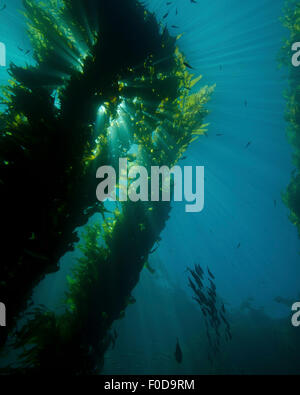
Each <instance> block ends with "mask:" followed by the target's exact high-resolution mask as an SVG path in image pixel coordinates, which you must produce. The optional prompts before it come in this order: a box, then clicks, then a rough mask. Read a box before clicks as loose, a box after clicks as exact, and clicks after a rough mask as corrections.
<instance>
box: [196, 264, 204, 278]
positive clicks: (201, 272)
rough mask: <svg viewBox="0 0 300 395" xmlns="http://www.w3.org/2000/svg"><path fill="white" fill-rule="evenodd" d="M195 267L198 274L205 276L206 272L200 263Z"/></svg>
mask: <svg viewBox="0 0 300 395" xmlns="http://www.w3.org/2000/svg"><path fill="white" fill-rule="evenodd" d="M195 269H196V273H197V274H198V276H199V277H201V278H203V274H204V272H203V270H202V268H201V266H200V265H199V264H196V265H195Z"/></svg>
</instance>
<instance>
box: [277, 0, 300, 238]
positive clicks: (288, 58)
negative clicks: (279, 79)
mask: <svg viewBox="0 0 300 395" xmlns="http://www.w3.org/2000/svg"><path fill="white" fill-rule="evenodd" d="M283 24H284V26H285V27H286V28H288V29H289V32H290V37H289V38H288V39H287V40H286V41H285V44H284V47H283V49H282V55H281V62H282V63H284V64H288V66H289V89H288V91H287V93H286V97H287V101H288V105H287V111H286V119H287V121H288V123H289V125H288V129H287V135H288V139H289V141H290V143H291V144H292V146H293V149H294V152H293V163H294V165H295V170H294V172H293V174H292V180H291V182H290V184H289V186H288V188H287V190H286V192H285V193H284V194H283V201H284V203H285V204H286V205H287V207H288V208H289V209H290V220H291V222H292V223H293V224H294V225H295V226H296V227H297V229H298V233H299V237H300V70H299V67H294V66H293V65H292V55H293V53H292V44H293V43H295V42H299V41H300V4H299V2H297V1H294V0H289V1H287V2H286V7H285V15H284V18H283Z"/></svg>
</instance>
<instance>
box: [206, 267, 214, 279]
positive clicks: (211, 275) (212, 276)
mask: <svg viewBox="0 0 300 395" xmlns="http://www.w3.org/2000/svg"><path fill="white" fill-rule="evenodd" d="M207 271H208V274H209V275H210V277H211V278H212V279H213V280H214V279H215V276H214V275H213V274H212V272H211V271H210V270H209V268H207Z"/></svg>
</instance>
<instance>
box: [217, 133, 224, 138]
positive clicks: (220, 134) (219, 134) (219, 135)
mask: <svg viewBox="0 0 300 395" xmlns="http://www.w3.org/2000/svg"><path fill="white" fill-rule="evenodd" d="M216 136H218V137H221V136H224V134H222V133H217V134H216Z"/></svg>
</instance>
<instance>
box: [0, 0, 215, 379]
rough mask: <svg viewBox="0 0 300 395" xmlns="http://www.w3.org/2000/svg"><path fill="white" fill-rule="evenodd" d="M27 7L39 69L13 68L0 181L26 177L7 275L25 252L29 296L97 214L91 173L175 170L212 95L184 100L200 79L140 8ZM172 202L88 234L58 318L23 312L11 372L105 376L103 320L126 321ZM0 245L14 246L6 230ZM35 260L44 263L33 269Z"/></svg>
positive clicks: (128, 206) (132, 4) (119, 214)
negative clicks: (121, 163)
mask: <svg viewBox="0 0 300 395" xmlns="http://www.w3.org/2000/svg"><path fill="white" fill-rule="evenodd" d="M24 5H25V8H26V18H27V19H28V23H29V34H30V37H31V39H32V45H33V48H34V50H35V60H36V65H35V66H34V67H27V68H18V67H16V66H14V65H12V66H11V74H12V77H13V80H12V82H11V85H10V87H8V88H6V89H5V90H4V94H5V95H6V104H7V106H8V110H7V112H6V113H5V114H3V115H2V116H1V120H2V121H3V123H4V125H5V126H4V129H3V144H2V142H1V148H0V149H1V155H2V153H3V158H5V159H4V160H5V162H6V164H5V166H4V165H3V169H4V170H5V171H7V173H9V174H7V176H6V179H5V181H6V183H8V182H9V180H11V178H9V177H8V175H10V176H14V175H16V174H17V173H18V172H20V169H21V168H22V169H23V170H24V169H26V170H27V169H28V170H29V171H28V177H29V185H30V188H28V187H27V191H28V196H26V204H28V205H29V206H28V207H29V212H28V213H27V212H26V213H23V212H22V211H21V210H20V211H21V213H22V215H23V216H22V217H21V219H22V221H23V220H24V221H25V220H27V221H25V222H24V224H23V222H22V226H23V227H24V229H22V228H20V230H19V229H17V233H18V235H17V237H18V242H19V243H20V249H19V250H18V254H17V256H16V257H15V267H16V269H15V271H16V273H15V274H14V276H16V277H17V276H18V275H19V271H18V270H17V269H18V266H17V262H18V259H20V256H21V257H22V259H24V256H25V257H27V255H26V253H24V251H28V257H27V258H28V259H27V261H26V262H27V266H28V268H29V269H28V270H29V274H28V279H29V280H28V282H27V283H26V292H28V291H30V289H31V286H32V285H33V282H34V280H35V281H36V280H37V279H40V278H41V277H42V276H43V275H44V274H45V273H46V271H47V270H49V268H52V270H55V269H57V266H56V262H57V260H58V258H59V257H60V256H61V255H62V254H63V253H65V252H66V251H68V250H71V249H72V248H73V243H74V241H76V240H77V237H76V234H75V233H74V231H75V229H76V228H77V227H78V226H82V225H84V224H85V223H86V222H87V219H88V218H89V217H90V216H91V215H92V214H93V213H95V212H100V213H102V214H103V216H104V213H105V211H106V210H105V207H104V205H103V204H99V203H96V196H95V191H96V179H95V176H96V169H97V168H98V167H100V166H103V165H111V166H113V167H115V168H117V167H118V166H117V162H118V159H119V158H120V157H126V158H127V159H128V161H129V165H132V164H140V165H143V166H145V167H146V168H147V169H150V166H153V165H162V164H163V165H167V166H169V167H172V166H173V165H175V164H176V163H177V162H178V160H179V159H180V158H181V156H182V155H183V153H184V152H185V150H186V149H187V147H188V146H189V144H190V143H192V142H193V141H195V140H196V139H197V138H198V137H199V136H200V135H201V134H204V133H205V131H206V129H205V127H206V125H203V119H204V117H205V115H206V114H207V110H206V109H205V108H204V106H205V104H206V103H207V101H208V100H209V96H210V94H211V93H212V91H213V87H203V88H202V89H201V90H200V91H199V92H197V93H193V94H191V93H190V91H191V89H192V88H193V87H194V86H195V85H196V83H197V82H198V81H199V80H200V77H198V78H196V79H193V76H192V75H191V74H190V73H189V72H188V70H187V66H186V61H185V58H184V56H183V55H182V54H181V52H180V51H179V49H178V48H177V46H176V38H174V37H171V36H170V35H169V33H168V31H167V29H164V31H163V32H160V27H159V24H158V23H157V21H156V19H155V17H154V15H153V14H151V13H149V12H147V10H146V9H145V8H144V7H143V6H142V5H141V4H140V3H139V2H137V1H135V0H122V1H117V0H112V1H109V2H108V1H106V0H105V1H104V0H103V1H101V0H100V1H98V2H94V1H92V0H88V1H86V0H85V1H83V0H75V1H74V0H72V1H67V0H66V1H62V2H57V1H51V0H49V1H48V2H43V3H38V2H36V1H32V0H25V1H24ZM58 5H60V8H58ZM5 143H6V144H5ZM133 147H134V152H132V148H133ZM5 171H4V175H6V173H5ZM3 185H6V184H5V183H4V184H3ZM1 186H2V184H1ZM9 186H10V185H9ZM11 187H12V190H10V189H8V191H9V193H8V192H6V194H7V205H8V207H10V210H11V211H10V212H12V211H13V207H14V206H13V204H15V203H16V202H15V201H12V202H10V201H9V195H10V193H12V192H13V191H15V189H13V187H14V188H16V186H14V185H12V186H11ZM24 187H25V181H24V185H23V188H24ZM31 195H33V196H31ZM31 199H33V201H31ZM27 200H28V202H27ZM170 208H171V207H170V203H169V202H163V203H160V202H156V203H146V202H137V203H132V202H124V203H122V204H121V205H120V207H119V209H116V210H115V211H114V212H113V213H111V216H110V218H105V220H104V221H102V222H101V223H99V224H98V225H93V226H88V227H86V233H85V237H84V239H83V243H82V246H81V250H82V252H83V255H84V256H83V257H82V258H81V259H79V260H78V262H77V263H76V264H75V267H74V270H73V274H72V275H71V276H70V277H69V278H68V283H69V285H68V290H67V292H66V311H65V313H64V314H62V315H56V314H54V313H52V312H48V311H46V310H45V309H41V308H40V309H38V310H36V311H35V312H34V313H33V314H32V315H31V316H30V319H29V320H28V322H27V324H26V325H25V326H24V327H23V328H22V329H21V331H19V332H18V333H17V334H16V336H15V344H14V346H15V347H16V348H19V347H21V346H22V347H25V352H24V353H23V354H22V355H21V358H20V361H19V364H21V369H17V370H16V371H17V372H27V371H29V370H30V371H39V372H45V373H47V372H49V371H51V370H52V369H53V368H54V369H56V370H57V371H59V370H60V369H64V370H65V369H67V370H69V372H70V373H72V374H86V373H94V372H96V371H99V369H100V368H101V366H102V363H103V356H104V353H105V351H106V349H107V347H108V346H109V343H110V339H111V336H110V333H109V331H110V327H111V324H112V323H113V321H114V320H116V319H118V318H121V317H122V316H123V315H124V311H125V309H126V306H127V305H128V303H130V300H131V297H130V295H131V292H132V290H133V288H134V287H135V285H136V284H137V282H138V280H139V274H140V272H141V270H142V268H143V267H144V265H145V262H146V261H147V257H148V255H149V254H150V253H151V251H152V249H153V246H154V244H155V243H156V242H157V241H158V240H159V235H160V233H161V231H162V230H163V228H164V226H165V223H166V221H167V219H168V217H169V215H170ZM21 213H18V215H21ZM30 215H33V219H32V221H29V217H30ZM7 222H9V216H7ZM13 230H16V227H15V226H14V227H13V228H12V230H11V231H12V232H13ZM9 236H10V237H9ZM100 239H101V243H100V242H99V240H100ZM7 240H8V242H10V243H12V240H13V239H12V234H10V235H8V236H7ZM27 244H28V245H27ZM33 257H36V259H37V261H38V262H39V263H40V266H39V267H38V268H37V267H36V266H34V267H31V266H32V259H33ZM13 265H14V264H13ZM51 265H52V266H51ZM11 284H13V283H11ZM13 290H14V285H11V291H12V292H13ZM24 295H25V290H24V291H22V293H20V294H19V299H16V302H18V303H19V305H17V307H16V312H17V311H19V310H20V302H21V301H22V300H24ZM11 368H12V369H14V368H16V366H15V367H11ZM63 373H64V372H63Z"/></svg>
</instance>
